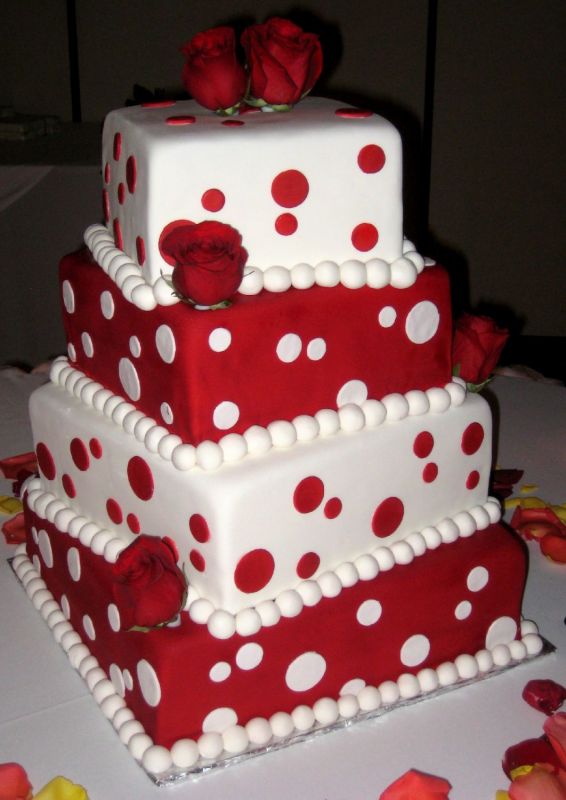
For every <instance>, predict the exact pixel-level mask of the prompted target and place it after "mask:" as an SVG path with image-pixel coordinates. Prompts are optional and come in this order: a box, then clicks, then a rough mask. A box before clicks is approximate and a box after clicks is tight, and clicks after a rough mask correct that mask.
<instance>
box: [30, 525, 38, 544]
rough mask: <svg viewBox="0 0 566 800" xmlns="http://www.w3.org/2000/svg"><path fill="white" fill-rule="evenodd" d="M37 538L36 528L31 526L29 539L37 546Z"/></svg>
mask: <svg viewBox="0 0 566 800" xmlns="http://www.w3.org/2000/svg"><path fill="white" fill-rule="evenodd" d="M37 536H38V534H37V528H36V527H35V525H32V526H31V538H32V539H33V541H34V542H35V543H36V544H37V541H38V539H37Z"/></svg>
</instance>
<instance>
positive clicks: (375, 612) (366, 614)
mask: <svg viewBox="0 0 566 800" xmlns="http://www.w3.org/2000/svg"><path fill="white" fill-rule="evenodd" d="M380 616H381V603H380V602H379V600H365V601H364V602H363V603H362V604H361V605H360V607H359V608H358V610H357V612H356V619H357V620H358V622H359V623H360V625H373V624H375V623H376V622H377V620H378V619H379V618H380Z"/></svg>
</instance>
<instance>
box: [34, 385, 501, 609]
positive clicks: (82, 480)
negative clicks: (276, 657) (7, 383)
mask: <svg viewBox="0 0 566 800" xmlns="http://www.w3.org/2000/svg"><path fill="white" fill-rule="evenodd" d="M81 380H82V381H83V384H82V386H83V388H86V386H88V385H89V380H88V379H86V378H85V379H82V378H80V377H78V378H77V380H76V381H74V382H73V389H74V390H77V393H78V395H79V396H81V392H80V391H78V389H79V386H81V384H80V381H81ZM68 388H70V387H68ZM458 388H460V387H458ZM102 391H103V392H104V390H102ZM433 391H436V392H439V393H443V394H442V397H443V398H444V395H446V399H447V402H446V403H432V404H429V408H430V409H431V410H429V411H428V413H422V414H421V413H419V414H414V415H410V413H409V408H410V404H409V403H408V402H407V399H406V398H405V397H404V396H402V395H391V396H390V398H389V399H388V400H387V402H384V403H383V404H381V403H377V401H376V403H377V404H376V405H373V404H372V405H371V406H368V408H367V409H365V414H364V411H363V410H362V409H361V408H359V407H357V406H348V407H345V408H344V409H341V410H340V412H339V413H338V414H336V413H335V412H324V413H323V412H321V414H322V416H321V417H320V419H321V421H324V424H326V423H328V424H329V423H330V422H332V423H333V424H332V425H331V426H330V428H327V429H326V431H323V433H324V432H326V433H327V434H330V435H322V436H318V437H316V438H313V439H312V441H297V437H296V428H294V427H293V425H291V424H290V423H281V424H280V426H279V427H277V426H278V425H279V424H278V423H275V424H274V426H273V427H272V429H271V431H270V435H271V442H272V443H274V444H275V445H276V446H275V447H272V448H271V449H268V448H267V447H265V448H264V447H259V446H258V447H257V448H255V449H254V448H250V452H248V455H247V456H246V457H245V458H243V459H242V460H241V461H240V462H239V463H238V464H233V463H230V461H229V459H228V458H226V460H225V461H224V463H222V460H221V459H215V461H214V464H213V465H212V466H213V467H217V468H216V469H212V470H209V471H207V470H205V469H203V468H202V467H201V466H199V462H198V460H197V465H196V466H192V465H193V464H194V456H192V451H191V453H190V455H191V456H192V457H191V459H189V461H190V463H187V464H185V463H182V464H180V465H179V464H177V466H175V450H172V452H171V453H169V454H167V453H164V455H160V449H159V443H157V444H156V443H155V442H153V438H155V437H153V438H152V437H151V435H150V431H151V430H152V428H153V427H155V423H154V422H153V421H152V420H149V419H147V418H144V417H143V416H142V415H139V414H138V416H135V415H136V413H137V412H132V413H133V414H134V416H135V419H134V417H132V425H129V424H126V420H127V417H125V418H124V419H123V425H124V427H122V426H121V425H119V424H116V422H115V421H114V420H113V419H109V418H108V417H107V416H106V410H107V409H106V404H105V405H104V415H102V414H101V413H100V412H99V411H98V410H97V406H96V403H93V406H91V407H89V406H87V405H85V404H84V403H83V402H81V401H80V400H78V399H77V398H76V397H74V396H71V395H70V394H69V392H68V391H65V390H63V389H61V388H60V387H58V386H53V385H49V386H45V387H42V388H41V389H40V390H38V391H37V392H36V393H35V394H34V395H33V397H32V401H31V417H32V425H33V429H34V438H35V441H36V446H37V451H38V457H39V464H40V468H41V471H42V487H43V489H45V490H46V492H47V493H48V495H49V496H50V500H51V499H55V500H63V499H64V501H65V503H67V504H68V505H69V506H70V508H71V509H72V510H73V511H74V512H75V513H76V514H78V515H79V522H80V518H81V516H82V517H84V519H83V520H82V522H83V523H87V522H89V521H90V520H92V521H93V522H94V523H96V525H98V526H101V527H102V528H103V529H107V530H108V531H109V532H111V533H110V538H114V537H115V536H116V537H118V538H119V539H122V540H123V542H125V543H127V542H129V541H131V540H133V539H134V538H135V534H136V533H138V532H140V531H142V532H144V533H148V534H152V535H157V536H164V535H166V536H169V537H171V538H172V539H174V540H175V542H176V545H177V548H178V551H179V561H180V563H182V564H183V565H184V567H185V568H186V570H187V573H188V577H189V583H190V584H191V585H192V586H194V588H195V589H196V591H197V592H198V594H199V595H200V597H204V598H206V599H207V600H209V601H210V602H211V603H212V605H213V606H215V607H217V608H221V609H225V610H227V611H229V612H230V613H232V614H235V613H237V612H239V611H241V610H243V609H245V608H248V607H249V606H253V605H257V604H259V603H261V602H262V601H263V600H268V599H271V598H274V597H277V596H279V595H281V593H283V592H284V591H285V590H287V589H290V588H292V587H294V586H296V585H297V584H298V583H299V582H300V581H301V580H308V579H310V578H313V577H315V578H317V579H319V580H322V576H323V575H324V573H326V572H328V571H329V570H332V569H334V568H336V567H337V566H338V565H340V564H342V563H343V562H350V561H352V560H354V559H356V558H357V557H358V556H361V555H364V554H367V553H369V552H371V551H373V550H374V549H375V548H376V546H379V545H382V544H383V545H387V546H388V547H390V546H392V545H393V546H394V547H396V548H397V550H399V553H398V557H399V559H402V558H403V552H402V551H403V543H402V540H404V539H405V538H407V537H409V536H410V535H411V534H413V533H415V532H421V531H422V533H423V536H424V535H425V531H426V529H427V526H430V525H435V526H436V528H437V531H440V534H439V542H438V543H440V541H452V540H454V539H456V538H457V537H458V536H460V535H463V536H465V535H470V534H471V533H473V532H474V531H475V529H476V526H477V520H475V519H474V517H473V515H472V514H471V513H468V511H467V510H471V509H474V508H475V507H477V506H481V505H482V504H483V503H485V501H486V498H487V486H488V479H489V467H490V460H491V418H490V413H489V409H488V406H487V404H486V403H485V401H484V400H483V399H482V398H481V397H479V396H477V395H472V396H469V397H468V398H467V399H466V400H464V402H461V401H462V398H461V397H459V402H460V403H461V404H459V405H456V404H453V405H450V403H451V395H450V393H449V392H448V391H447V390H433ZM423 396H424V393H423ZM92 399H93V400H94V395H93V398H92ZM106 401H107V402H111V404H112V405H113V411H114V412H116V411H117V410H118V408H119V407H120V404H121V403H122V402H123V401H121V399H120V398H116V397H115V398H114V402H112V399H111V396H110V397H108V398H106ZM383 409H385V411H386V413H385V414H377V412H378V411H381V410H383ZM108 410H110V409H108ZM372 414H373V418H372ZM329 415H331V416H332V420H330V419H329V418H328V419H327V417H328V416H329ZM368 417H369V419H371V420H372V421H371V422H369V423H367V427H364V425H366V420H367V418H368ZM337 421H340V422H341V426H340V425H339V424H336V422H337ZM134 422H135V424H134ZM322 428H324V425H323V424H321V425H320V427H319V429H322ZM262 430H263V429H262ZM309 430H310V428H309ZM292 433H293V434H295V435H291V434H292ZM157 438H159V437H157ZM240 438H241V439H242V440H243V441H246V436H244V437H240ZM247 440H248V441H253V442H256V443H257V442H260V443H261V442H263V443H265V442H264V440H265V437H264V436H260V431H258V430H253V429H252V430H251V432H249V435H247ZM208 445H210V447H208ZM232 445H234V443H233V442H232V441H231V442H230V446H229V448H228V452H232ZM205 446H206V447H205ZM199 448H200V452H201V461H202V460H204V463H206V462H207V460H208V458H209V456H210V458H212V456H213V455H214V454H216V452H217V449H218V450H221V448H220V447H219V445H213V444H212V443H210V442H208V443H206V442H205V443H203V445H199ZM199 448H197V451H198V450H199ZM234 448H235V445H234ZM236 449H237V448H236ZM209 450H211V451H212V450H214V453H212V452H210V453H209ZM262 451H264V452H263V453H262ZM177 452H178V453H179V451H177ZM234 452H235V450H234ZM238 453H239V450H238ZM186 455H187V457H188V455H189V454H188V453H187V454H186ZM181 456H182V457H183V458H184V456H185V451H184V450H182V451H181ZM205 456H206V457H205ZM169 458H172V459H173V460H172V461H171V460H169ZM179 459H181V457H180V456H179ZM179 459H178V460H179ZM181 460H182V459H181ZM191 466H192V468H191V469H186V468H187V467H191ZM209 466H211V465H209ZM50 500H48V501H47V502H50ZM38 513H41V511H38ZM485 516H487V514H486V515H485ZM452 517H454V520H453V519H451V518H452ZM455 520H456V521H455ZM79 522H75V526H76V527H77V533H78V530H79V528H80V527H81V526H80V524H79ZM486 524H487V522H486ZM423 529H424V530H423ZM81 535H85V536H87V535H88V530H85V531H82V530H81ZM425 538H426V536H425ZM396 543H397V544H396ZM117 545H118V546H119V543H117ZM409 550H411V548H410V547H409V548H408V549H407V553H406V556H407V558H409V557H412V556H411V554H410V553H409ZM411 552H412V551H411ZM345 580H347V576H346V577H345ZM330 581H331V579H330V578H329V579H328V582H330ZM328 591H330V589H328ZM338 591H339V587H338ZM289 603H291V599H290V600H289Z"/></svg>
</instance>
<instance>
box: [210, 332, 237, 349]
mask: <svg viewBox="0 0 566 800" xmlns="http://www.w3.org/2000/svg"><path fill="white" fill-rule="evenodd" d="M231 343H232V334H231V333H230V331H229V330H228V328H215V329H214V330H213V331H211V333H210V336H209V337H208V344H209V347H210V349H211V350H214V352H215V353H223V352H224V350H227V349H228V348H229V347H230V344H231Z"/></svg>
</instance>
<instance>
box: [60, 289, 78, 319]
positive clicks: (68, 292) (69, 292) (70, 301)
mask: <svg viewBox="0 0 566 800" xmlns="http://www.w3.org/2000/svg"><path fill="white" fill-rule="evenodd" d="M62 288H63V305H64V306H65V308H66V310H67V311H68V313H69V314H72V313H73V311H74V310H75V293H74V292H73V287H72V286H71V284H70V283H69V281H63V287H62Z"/></svg>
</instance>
